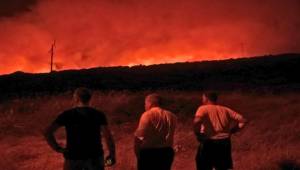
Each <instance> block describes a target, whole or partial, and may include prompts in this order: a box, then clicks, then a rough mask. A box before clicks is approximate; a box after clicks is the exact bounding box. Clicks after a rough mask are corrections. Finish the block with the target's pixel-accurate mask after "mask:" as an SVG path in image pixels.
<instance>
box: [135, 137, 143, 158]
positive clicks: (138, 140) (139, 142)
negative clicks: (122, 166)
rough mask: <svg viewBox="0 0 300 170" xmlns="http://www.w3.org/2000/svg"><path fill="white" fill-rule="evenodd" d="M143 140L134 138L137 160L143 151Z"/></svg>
mask: <svg viewBox="0 0 300 170" xmlns="http://www.w3.org/2000/svg"><path fill="white" fill-rule="evenodd" d="M142 142H143V141H142V140H141V139H139V138H138V137H136V136H135V137H134V153H135V155H136V157H137V158H139V156H140V150H141V145H142Z"/></svg>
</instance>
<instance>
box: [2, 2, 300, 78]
mask: <svg viewBox="0 0 300 170" xmlns="http://www.w3.org/2000/svg"><path fill="white" fill-rule="evenodd" d="M13 1H19V0H13ZM23 2H26V3H22V4H20V3H15V4H14V3H10V4H6V3H3V4H0V5H1V6H2V7H1V8H0V11H1V12H0V37H1V39H0V74H5V73H11V72H14V71H17V70H21V71H26V72H47V71H49V67H50V66H49V65H50V54H49V50H50V48H51V45H52V43H53V41H54V40H55V41H56V48H55V59H54V60H55V69H56V70H62V69H78V68H89V67H98V66H116V65H136V64H155V63H170V62H184V61H201V60H217V59H226V58H237V57H246V56H255V55H265V54H278V53H288V52H300V46H299V44H300V32H299V28H300V19H299V11H300V1H299V0H264V1H261V0H251V1H243V0H231V1H218V0H189V1H186V0H145V1H141V0H38V1H33V0H27V1H23ZM1 3H2V2H1ZM16 4H18V5H16Z"/></svg>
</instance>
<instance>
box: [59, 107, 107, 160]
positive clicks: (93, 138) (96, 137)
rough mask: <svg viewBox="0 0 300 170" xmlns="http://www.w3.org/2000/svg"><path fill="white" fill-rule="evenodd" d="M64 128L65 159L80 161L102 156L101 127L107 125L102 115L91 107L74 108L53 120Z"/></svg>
mask: <svg viewBox="0 0 300 170" xmlns="http://www.w3.org/2000/svg"><path fill="white" fill-rule="evenodd" d="M55 123H57V124H58V125H60V126H64V127H65V128H66V133H67V146H66V150H67V151H66V153H65V154H64V156H65V158H66V159H72V160H81V159H89V158H96V157H99V156H103V149H102V143H101V133H100V132H101V126H103V125H107V119H106V116H105V115H104V113H102V112H100V111H98V110H96V109H93V108H91V107H76V108H73V109H70V110H67V111H64V112H63V113H62V114H60V115H59V116H58V117H57V119H56V120H55Z"/></svg>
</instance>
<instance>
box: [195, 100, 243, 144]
mask: <svg viewBox="0 0 300 170" xmlns="http://www.w3.org/2000/svg"><path fill="white" fill-rule="evenodd" d="M243 120H244V118H243V116H242V115H240V114H239V113H237V112H235V111H233V110H231V109H230V108H228V107H225V106H220V105H213V104H209V105H203V106H200V107H199V108H198V110H197V112H196V115H195V120H194V122H199V121H201V122H202V125H201V129H199V131H200V132H201V133H204V134H206V135H207V136H208V138H210V139H225V138H228V137H230V128H231V125H232V124H233V123H235V122H237V123H239V122H243Z"/></svg>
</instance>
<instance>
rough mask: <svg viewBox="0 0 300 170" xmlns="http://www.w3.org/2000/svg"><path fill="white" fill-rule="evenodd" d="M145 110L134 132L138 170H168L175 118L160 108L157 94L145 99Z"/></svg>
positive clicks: (170, 162)
mask: <svg viewBox="0 0 300 170" xmlns="http://www.w3.org/2000/svg"><path fill="white" fill-rule="evenodd" d="M145 110H146V111H145V112H144V113H143V114H142V116H141V118H140V122H139V125H138V128H137V130H136V131H135V152H136V156H137V162H138V163H137V164H138V165H137V166H138V170H155V169H156V170H170V169H171V166H172V162H173V159H174V150H173V141H174V131H175V126H176V122H177V118H176V116H175V115H174V114H173V113H171V112H170V111H168V110H165V109H163V108H161V98H160V96H159V95H157V94H151V95H148V96H147V97H146V99H145Z"/></svg>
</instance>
